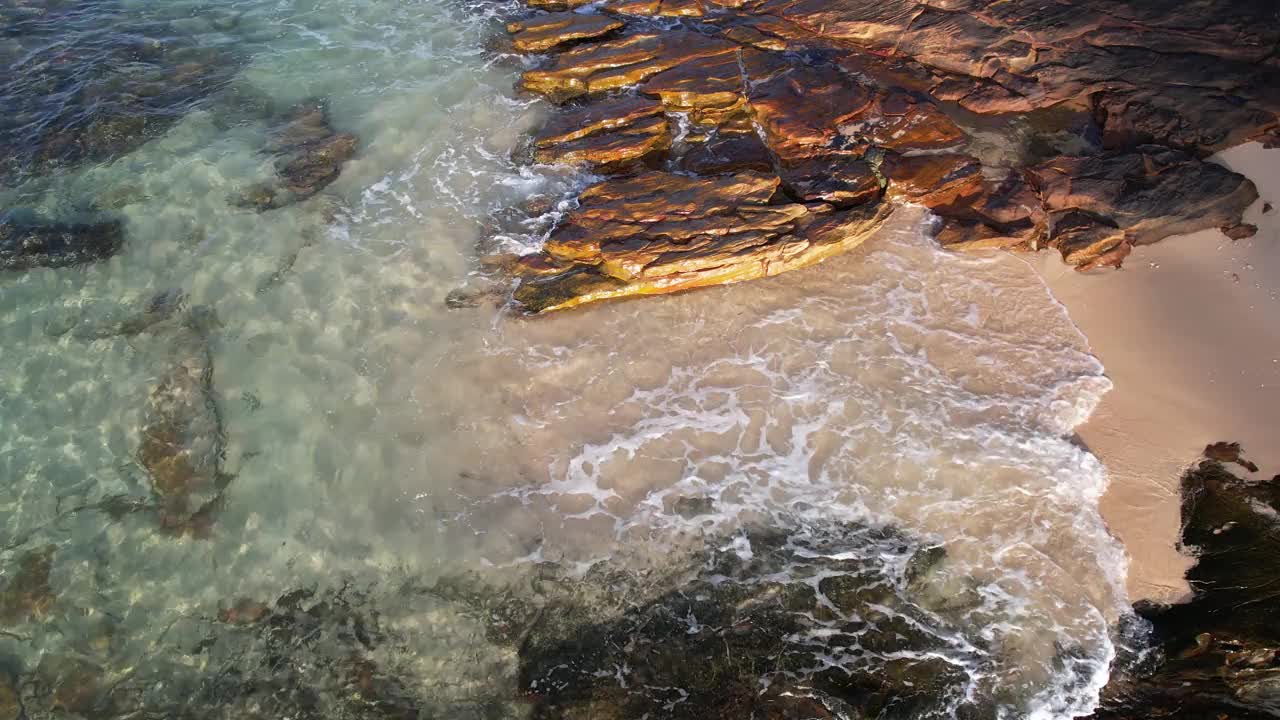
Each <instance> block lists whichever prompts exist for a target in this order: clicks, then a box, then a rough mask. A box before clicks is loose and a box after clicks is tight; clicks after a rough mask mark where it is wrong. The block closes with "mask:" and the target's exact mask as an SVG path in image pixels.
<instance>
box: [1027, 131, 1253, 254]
mask: <svg viewBox="0 0 1280 720" xmlns="http://www.w3.org/2000/svg"><path fill="white" fill-rule="evenodd" d="M1027 178H1028V179H1029V180H1030V182H1031V184H1032V185H1033V186H1034V187H1035V189H1036V191H1037V193H1038V194H1039V196H1040V201H1041V204H1042V205H1043V207H1044V208H1045V210H1046V211H1047V212H1048V214H1049V218H1050V222H1049V236H1048V243H1049V245H1050V246H1051V247H1054V248H1057V249H1059V250H1060V251H1061V252H1062V254H1063V258H1064V259H1065V260H1066V261H1067V262H1068V263H1071V264H1076V265H1079V264H1081V263H1086V262H1089V261H1090V260H1092V259H1093V258H1095V257H1097V256H1099V255H1101V254H1103V253H1107V252H1110V251H1113V250H1116V249H1118V248H1119V247H1120V245H1121V244H1123V245H1125V246H1133V245H1145V244H1148V243H1153V242H1156V241H1158V240H1161V239H1163V238H1166V237H1168V236H1170V235H1175V234H1180V233H1189V232H1195V231H1197V230H1204V229H1207V228H1218V227H1223V226H1231V225H1235V224H1238V223H1239V222H1240V217H1241V215H1242V214H1243V213H1244V210H1245V209H1246V208H1247V207H1249V205H1251V204H1252V203H1253V201H1254V200H1256V199H1257V198H1258V192H1257V189H1256V188H1254V186H1253V183H1252V182H1250V181H1249V180H1248V179H1247V178H1245V177H1244V176H1243V175H1240V174H1237V173H1234V172H1232V171H1230V170H1228V169H1226V168H1224V167H1222V166H1221V165H1217V164H1215V163H1207V162H1202V161H1200V160H1197V159H1195V158H1193V157H1191V156H1189V155H1187V154H1186V153H1183V152H1180V151H1177V150H1169V149H1166V148H1159V147H1154V146H1144V147H1142V148H1139V149H1138V151H1136V152H1127V153H1109V154H1105V155H1100V156H1092V157H1060V158H1056V159H1054V160H1050V161H1048V162H1046V163H1043V164H1041V165H1037V166H1035V167H1033V168H1029V169H1028V170H1027ZM1124 252H1127V251H1124Z"/></svg>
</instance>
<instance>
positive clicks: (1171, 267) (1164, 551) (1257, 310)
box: [1033, 143, 1280, 601]
mask: <svg viewBox="0 0 1280 720" xmlns="http://www.w3.org/2000/svg"><path fill="white" fill-rule="evenodd" d="M1216 159H1217V160H1218V161H1219V162H1221V163H1222V164H1224V165H1226V166H1228V167H1230V168H1232V169H1233V170H1235V171H1237V172H1240V173H1243V174H1245V175H1247V176H1248V177H1249V178H1251V179H1252V180H1253V181H1254V183H1256V184H1257V186H1258V192H1259V195H1260V196H1261V199H1260V200H1259V201H1258V202H1257V203H1255V205H1254V206H1253V207H1252V208H1250V210H1249V212H1248V213H1247V214H1246V216H1245V221H1246V222H1250V223H1254V224H1256V225H1257V226H1258V228H1259V229H1258V233H1257V235H1255V236H1254V237H1252V238H1247V239H1244V240H1239V241H1235V242H1233V241H1232V240H1230V239H1229V238H1227V237H1226V236H1225V235H1223V234H1222V233H1221V232H1218V231H1216V230H1213V231H1205V232H1200V233H1195V234H1193V235H1186V236H1181V237H1176V238H1169V239H1167V240H1165V241H1163V242H1160V243H1158V244H1156V245H1151V246H1146V247H1142V248H1138V249H1137V250H1135V251H1134V253H1133V254H1132V255H1131V256H1130V257H1129V258H1128V260H1127V261H1126V262H1125V265H1124V268H1123V269H1121V270H1120V271H1117V272H1103V273H1099V274H1080V273H1077V272H1075V271H1073V270H1072V269H1071V268H1069V267H1066V266H1064V265H1063V264H1062V262H1061V261H1059V260H1058V259H1057V258H1056V257H1054V256H1053V255H1052V254H1050V253H1042V254H1041V255H1040V256H1038V257H1036V258H1035V259H1034V260H1033V262H1034V263H1035V264H1036V266H1037V269H1038V270H1039V271H1040V272H1041V274H1042V275H1043V277H1044V278H1045V279H1046V281H1047V282H1048V284H1049V286H1050V288H1051V289H1052V291H1053V293H1054V294H1055V295H1056V296H1057V297H1058V299H1059V300H1060V301H1062V303H1064V304H1065V305H1066V306H1067V309H1068V311H1069V313H1070V315H1071V318H1072V320H1074V321H1075V323H1076V324H1077V326H1078V327H1079V328H1080V330H1081V331H1082V332H1083V333H1084V334H1085V335H1086V336H1087V337H1088V339H1089V343H1090V344H1091V345H1092V347H1093V350H1094V352H1095V353H1096V354H1097V356H1098V357H1099V358H1100V359H1101V360H1102V362H1103V364H1104V365H1105V367H1106V372H1107V375H1108V376H1109V377H1110V378H1111V379H1112V380H1113V381H1114V383H1115V389H1113V390H1112V391H1111V392H1110V393H1108V394H1107V395H1106V397H1105V398H1104V399H1103V401H1102V404H1101V406H1100V407H1099V408H1098V409H1097V410H1096V411H1095V412H1094V414H1093V416H1092V417H1091V418H1090V419H1089V421H1088V422H1087V423H1086V424H1084V425H1083V426H1081V428H1080V429H1079V436H1080V438H1081V439H1082V440H1083V441H1084V442H1085V444H1087V445H1088V446H1089V448H1090V449H1092V450H1093V451H1094V453H1096V454H1097V455H1098V456H1099V457H1100V458H1101V459H1102V461H1103V462H1104V463H1105V464H1106V466H1107V468H1108V471H1109V474H1110V486H1109V488H1108V490H1107V493H1106V495H1105V496H1104V497H1103V499H1102V513H1103V516H1104V518H1105V519H1106V521H1107V523H1108V525H1109V526H1110V528H1111V531H1112V532H1113V533H1114V534H1115V535H1116V536H1117V537H1118V538H1119V539H1120V540H1121V541H1122V542H1123V543H1124V545H1125V547H1126V549H1127V551H1128V553H1129V557H1130V564H1129V580H1128V588H1129V594H1130V599H1131V600H1134V601H1136V600H1138V599H1142V598H1147V599H1151V600H1157V601H1174V600H1178V599H1180V598H1182V597H1183V596H1185V595H1186V593H1187V590H1188V588H1187V584H1186V582H1185V580H1183V573H1184V572H1185V570H1186V568H1187V567H1188V566H1189V565H1190V564H1191V562H1190V561H1189V559H1188V558H1186V557H1185V556H1183V555H1181V554H1179V552H1178V551H1177V548H1176V542H1177V538H1178V531H1179V522H1180V521H1179V498H1178V477H1179V475H1180V472H1181V470H1182V469H1183V468H1184V467H1185V466H1186V465H1187V464H1188V463H1190V462H1191V461H1193V460H1194V459H1195V458H1196V457H1197V456H1198V454H1199V453H1200V451H1201V450H1202V449H1203V448H1204V446H1205V445H1206V444H1208V443H1211V442H1215V441H1219V440H1231V441H1239V442H1240V443H1241V444H1242V445H1243V446H1244V448H1245V449H1246V451H1247V455H1248V457H1249V458H1250V459H1252V460H1254V461H1255V462H1256V463H1257V464H1258V465H1260V466H1261V467H1262V468H1263V469H1264V470H1265V469H1267V468H1273V467H1277V466H1280V442H1277V429H1278V428H1280V150H1265V149H1263V148H1262V146H1261V145H1259V144H1257V143H1252V144H1249V145H1243V146H1240V147H1237V148H1233V149H1231V150H1229V151H1226V152H1224V153H1221V154H1220V155H1219V156H1217V158H1216ZM1267 202H1270V203H1271V204H1272V205H1275V206H1277V208H1278V209H1273V210H1271V211H1270V212H1267V213H1263V205H1264V203H1267Z"/></svg>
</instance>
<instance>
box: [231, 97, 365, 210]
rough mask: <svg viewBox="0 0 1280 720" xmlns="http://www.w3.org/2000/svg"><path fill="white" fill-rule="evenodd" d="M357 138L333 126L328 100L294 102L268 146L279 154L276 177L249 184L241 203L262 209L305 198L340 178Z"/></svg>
mask: <svg viewBox="0 0 1280 720" xmlns="http://www.w3.org/2000/svg"><path fill="white" fill-rule="evenodd" d="M356 142H357V139H356V136H355V135H352V134H350V133H340V132H337V131H336V130H334V129H333V126H332V125H330V123H329V109H328V106H327V105H326V104H325V103H323V102H306V103H302V104H300V105H297V106H295V107H294V108H293V109H291V110H290V111H289V112H288V113H287V114H286V115H285V119H284V121H283V123H282V124H281V125H280V127H278V128H277V129H276V130H275V132H274V133H273V138H272V141H271V144H270V146H269V148H268V149H269V150H270V152H271V153H272V154H274V155H275V156H276V161H275V171H276V179H275V180H274V181H271V182H267V183H263V184H260V185H256V186H254V187H252V188H249V189H248V190H247V191H245V192H244V193H243V194H242V195H241V197H240V198H239V199H238V204H239V205H241V206H243V207H252V208H255V209H257V210H258V211H259V212H262V211H264V210H274V209H277V208H282V207H285V206H287V205H292V204H294V203H297V202H301V201H303V200H306V199H307V198H309V197H311V196H312V195H315V194H316V193H318V192H320V191H321V190H323V189H324V188H326V187H328V186H329V184H330V183H332V182H333V181H334V180H337V179H338V175H340V174H341V173H342V166H343V165H344V164H345V163H346V162H347V160H350V159H351V158H352V157H353V156H354V155H355V150H356Z"/></svg>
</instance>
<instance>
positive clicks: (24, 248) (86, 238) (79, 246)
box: [0, 211, 124, 270]
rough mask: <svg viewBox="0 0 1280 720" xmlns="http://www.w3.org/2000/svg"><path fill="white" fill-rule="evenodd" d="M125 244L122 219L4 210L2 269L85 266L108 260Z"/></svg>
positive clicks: (0, 236) (0, 215)
mask: <svg viewBox="0 0 1280 720" xmlns="http://www.w3.org/2000/svg"><path fill="white" fill-rule="evenodd" d="M123 245H124V224H123V223H121V222H120V221H119V220H103V221H97V222H83V223H74V222H65V223H62V222H50V221H47V220H42V219H39V218H34V217H31V216H30V215H29V214H22V216H21V217H19V213H15V212H12V211H11V212H0V270H30V269H32V268H38V267H67V266H70V265H85V264H88V263H92V262H98V261H100V260H106V259H107V258H109V257H111V256H113V255H115V254H116V253H117V252H119V251H120V248H121V247H122V246H123Z"/></svg>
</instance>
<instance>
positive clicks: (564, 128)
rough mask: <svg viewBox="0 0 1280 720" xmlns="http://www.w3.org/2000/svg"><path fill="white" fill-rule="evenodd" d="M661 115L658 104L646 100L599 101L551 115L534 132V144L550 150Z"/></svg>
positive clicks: (634, 98) (626, 97)
mask: <svg viewBox="0 0 1280 720" xmlns="http://www.w3.org/2000/svg"><path fill="white" fill-rule="evenodd" d="M661 114H662V104H661V103H659V102H657V101H655V100H651V99H649V98H646V97H637V96H624V97H621V98H613V99H609V100H603V101H601V102H597V103H591V104H589V105H584V106H582V107H578V108H575V109H574V110H572V111H570V112H565V113H560V114H558V115H555V116H554V117H552V118H551V120H549V121H548V122H547V124H546V125H544V126H543V127H542V129H541V130H539V131H538V133H537V135H536V136H535V137H534V143H535V144H536V145H537V146H538V147H550V146H552V145H556V144H559V143H565V142H569V141H571V140H577V139H579V138H584V137H586V136H588V135H593V134H595V133H598V132H603V131H606V130H616V129H618V128H621V127H625V126H627V125H631V124H633V123H635V122H636V121H638V120H641V119H644V118H647V117H652V116H654V115H661Z"/></svg>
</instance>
